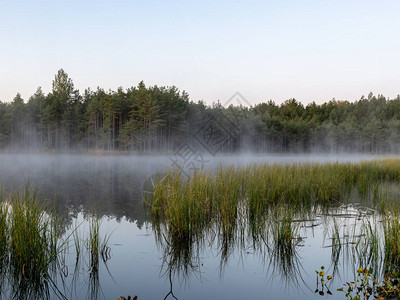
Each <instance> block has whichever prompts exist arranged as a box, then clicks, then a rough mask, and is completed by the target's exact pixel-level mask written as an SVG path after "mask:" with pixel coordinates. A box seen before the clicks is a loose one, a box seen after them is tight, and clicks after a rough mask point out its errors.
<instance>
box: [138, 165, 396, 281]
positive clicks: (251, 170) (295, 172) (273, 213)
mask: <svg viewBox="0 0 400 300" xmlns="http://www.w3.org/2000/svg"><path fill="white" fill-rule="evenodd" d="M399 184H400V160H398V159H385V160H376V161H367V162H360V163H323V164H322V163H307V164H291V165H286V164H272V165H271V164H259V165H255V164H251V165H247V166H243V167H233V166H231V167H224V168H222V167H221V168H219V169H218V170H216V171H196V172H194V173H193V174H192V176H191V177H190V178H184V177H182V176H181V174H180V173H179V172H178V171H177V170H170V171H167V172H166V173H165V175H164V176H163V177H159V179H158V180H157V181H156V182H155V184H154V186H153V192H152V194H151V195H150V196H149V197H147V198H146V199H145V203H146V206H147V207H148V209H149V210H148V211H149V212H150V215H151V218H152V220H153V225H154V228H155V231H156V232H157V231H158V232H160V231H163V232H165V235H166V236H168V240H169V247H172V249H174V248H175V247H176V249H180V250H179V251H177V255H179V253H183V252H184V251H183V250H185V249H186V248H187V249H186V250H188V249H192V248H193V243H199V244H201V243H204V240H202V238H203V237H204V236H214V237H216V238H217V240H218V241H221V243H220V244H221V255H222V257H224V259H226V257H227V256H229V247H232V244H234V243H236V244H240V243H243V240H245V239H246V238H248V237H250V239H251V240H252V242H253V246H254V247H260V245H262V244H263V245H264V246H265V247H266V249H267V251H268V252H269V254H270V255H272V257H273V259H274V260H275V261H278V262H279V264H280V265H281V266H283V267H282V271H284V272H286V273H290V272H289V270H290V268H291V265H293V263H292V262H293V257H295V255H296V253H295V252H296V241H297V239H299V227H298V221H299V220H300V221H301V220H307V219H313V218H314V217H315V215H316V214H321V213H322V215H323V214H324V212H326V213H328V212H332V211H334V210H333V209H335V208H338V207H342V205H343V204H346V203H349V202H351V201H354V200H355V199H356V201H357V202H361V203H362V204H363V205H366V204H368V205H373V206H374V209H376V211H379V212H380V216H381V217H382V216H383V215H386V214H387V212H389V216H388V217H387V218H385V220H386V222H383V223H384V225H385V226H384V228H383V229H382V228H378V227H379V226H380V225H379V226H378V225H377V224H382V223H380V222H379V220H374V221H373V224H372V223H370V222H369V221H366V222H365V224H364V225H363V226H362V228H361V231H362V234H360V235H359V236H357V235H356V232H355V231H354V232H353V233H347V234H346V236H343V237H341V236H340V230H339V226H338V224H337V223H335V222H334V223H333V228H332V229H331V235H332V237H331V239H332V242H333V244H332V251H333V252H332V261H336V262H337V260H338V258H339V256H340V253H343V252H342V248H343V247H346V248H348V249H350V248H352V249H353V250H354V251H356V252H357V253H358V254H355V256H354V257H358V262H361V261H362V262H363V263H368V264H371V265H377V264H379V262H378V261H379V256H380V254H381V250H380V246H381V245H382V242H381V240H380V239H379V237H378V236H379V234H380V233H381V232H383V233H384V234H383V235H384V247H385V250H384V253H385V256H386V259H385V261H386V263H390V264H397V263H398V262H400V242H398V241H400V218H399V214H400V210H399V207H400V205H399V203H398V199H399V197H398V194H399V192H398V191H399V188H398V187H399ZM387 185H394V188H393V189H392V190H393V191H394V192H395V193H393V191H392V192H390V193H388V189H387ZM396 193H397V194H396ZM351 198H353V199H351ZM394 211H397V212H398V213H397V214H396V215H395V214H394V213H393V212H394ZM331 217H333V218H335V217H336V216H333V215H332V216H331ZM338 217H339V218H340V216H338ZM158 234H159V236H161V234H160V233H158ZM163 234H164V233H163ZM182 245H186V246H187V247H183V246H182ZM182 247H183V248H184V249H183V250H182ZM186 250H185V251H186ZM353 250H352V251H353ZM182 251H183V252H182ZM185 253H186V255H188V253H191V251H190V250H188V251H186V252H185ZM177 260H179V259H177ZM185 260H187V261H190V258H189V257H187V258H186V259H185ZM355 263H357V262H356V261H355Z"/></svg>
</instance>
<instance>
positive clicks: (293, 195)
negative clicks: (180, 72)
mask: <svg viewBox="0 0 400 300" xmlns="http://www.w3.org/2000/svg"><path fill="white" fill-rule="evenodd" d="M74 159H77V161H76V162H75V161H74V160H73V159H65V161H68V162H72V163H70V164H69V165H68V164H65V166H64V165H63V164H62V162H63V161H64V156H61V157H60V159H58V160H57V163H55V161H54V160H53V159H52V160H51V163H50V164H46V161H45V159H44V158H42V157H40V171H36V172H35V173H34V175H35V177H36V178H38V177H39V176H38V175H39V174H40V172H46V174H48V175H47V177H49V174H50V177H51V178H52V180H53V178H54V181H50V179H49V181H48V182H46V184H47V186H52V185H55V186H57V188H59V190H60V191H63V192H64V191H65V193H66V198H69V199H66V200H64V199H63V198H60V197H58V198H57V199H58V202H57V201H54V200H53V199H51V198H52V195H53V194H52V193H47V195H48V196H47V197H43V196H39V194H41V195H43V192H44V191H45V192H46V190H45V189H44V188H43V185H42V186H40V185H39V186H38V187H37V189H38V193H36V192H34V190H33V189H30V188H28V189H22V190H21V189H19V190H13V191H12V192H11V193H9V194H6V193H4V194H5V195H6V196H4V197H3V198H2V200H1V203H2V204H1V214H0V232H1V236H0V238H1V241H0V251H1V255H0V257H1V261H0V267H1V268H0V270H1V272H0V276H1V279H2V280H1V284H0V288H1V289H0V290H1V295H0V298H3V299H8V298H14V299H17V298H21V297H22V298H31V299H34V298H50V299H53V298H61V299H62V298H64V297H65V298H68V299H70V298H74V299H75V298H76V299H83V298H86V299H87V298H92V299H110V298H111V299H112V298H114V299H116V298H118V296H120V295H124V294H125V295H128V294H132V293H133V294H135V295H138V298H139V299H146V298H151V299H159V298H161V299H162V298H164V297H166V296H167V297H169V298H170V297H176V298H178V299H182V298H183V299H185V298H191V299H192V298H193V299H200V297H201V296H206V297H208V298H218V297H219V296H218V295H220V294H219V293H223V294H224V295H225V294H227V295H229V297H231V298H235V297H236V298H239V297H241V298H243V297H246V296H248V295H251V297H252V298H259V296H260V295H263V294H264V293H265V292H266V291H268V292H269V293H271V295H272V296H273V297H284V298H285V297H286V296H284V295H285V293H286V295H287V298H288V299H289V298H293V297H294V295H296V297H300V296H299V293H301V294H304V297H303V298H304V299H306V298H308V297H309V296H310V294H313V293H314V291H315V290H316V289H317V290H318V294H321V293H324V294H327V293H328V291H329V292H330V293H332V294H333V295H332V297H333V298H332V299H343V298H345V294H344V293H343V292H338V291H337V289H338V288H341V287H343V286H344V283H345V282H350V281H354V280H355V279H357V276H359V273H358V272H357V271H358V270H359V268H360V267H362V268H363V270H364V269H365V268H367V269H368V270H369V269H371V272H370V273H369V274H370V276H373V277H374V278H375V279H376V280H377V281H380V282H383V281H384V279H385V274H386V273H387V272H390V273H391V274H396V272H397V271H398V265H399V260H400V258H399V257H400V255H399V249H400V245H399V242H398V241H399V238H398V237H399V230H400V225H399V214H400V210H399V204H398V199H399V198H400V188H399V187H400V185H399V183H400V182H399V181H400V171H399V170H400V160H396V159H381V160H370V161H364V162H360V161H357V160H356V159H354V158H352V160H350V161H349V159H347V158H346V160H343V161H340V162H332V161H330V162H326V161H322V159H320V160H319V162H312V159H314V160H316V159H317V158H315V157H314V158H312V159H309V158H308V157H303V158H302V159H303V161H301V162H300V161H299V162H293V160H295V159H299V158H296V157H293V158H290V157H289V158H288V157H284V158H279V157H278V158H276V157H271V158H270V159H271V160H272V159H274V161H275V163H271V162H270V163H263V162H262V161H261V158H260V157H257V161H255V162H254V163H246V161H245V160H242V161H241V162H240V163H237V164H235V165H232V164H230V163H229V162H230V161H231V160H230V159H226V161H225V163H224V164H221V165H220V166H218V164H211V163H210V166H209V168H207V169H204V170H198V171H196V172H194V173H193V174H190V176H189V177H188V176H182V174H181V173H180V172H179V170H176V169H171V170H168V171H163V170H165V165H163V167H162V168H159V172H158V173H157V174H158V175H157V176H153V177H152V180H153V181H152V182H153V185H152V186H151V190H150V193H145V194H144V195H145V196H146V198H145V199H144V209H142V210H143V211H141V212H139V214H137V215H135V214H134V213H133V212H132V211H131V210H132V208H133V209H134V210H138V209H137V207H138V206H140V207H142V208H143V202H142V199H140V200H134V201H133V200H131V201H132V202H130V201H129V200H128V199H132V197H133V195H134V193H132V192H131V191H133V190H134V189H137V188H138V187H137V186H139V188H140V187H141V186H142V184H141V183H142V182H143V181H140V180H137V178H138V177H139V175H138V174H135V176H133V175H132V174H129V172H128V169H129V170H132V166H134V163H133V162H131V164H128V163H129V161H130V160H129V157H120V158H116V157H112V158H107V157H102V159H101V165H100V164H97V161H98V160H97V159H95V160H92V161H90V162H86V163H83V161H86V160H87V159H89V158H88V157H85V160H81V159H80V158H74ZM279 159H281V160H279ZM288 159H293V160H289V161H288ZM141 160H143V161H144V159H143V158H141ZM310 160H311V161H310ZM31 161H33V160H31ZM149 161H151V162H152V163H154V162H155V160H154V158H150V160H149ZM285 161H286V162H285ZM287 161H288V162H287ZM103 162H106V163H103ZM115 162H118V165H117V166H116V165H115ZM24 163H25V162H24ZM135 163H137V162H135ZM156 163H158V161H157V162H156ZM52 165H55V166H56V167H57V168H58V169H57V170H62V171H57V172H56V171H51V170H52V169H51V167H50V166H52ZM60 165H61V166H63V168H61V169H59V167H60ZM123 165H126V167H124V166H123ZM78 166H80V167H81V168H83V169H84V172H83V174H84V175H85V176H86V177H87V179H86V183H87V185H86V186H84V185H83V184H84V183H85V180H83V177H82V176H83V175H82V176H81V177H79V174H80V173H81V170H82V169H78ZM91 168H92V169H91ZM9 170H10V171H9V173H8V176H10V174H11V176H10V178H12V177H17V176H16V175H15V174H16V173H15V174H14V173H13V172H14V171H13V169H11V168H10V169H9ZM42 170H43V171H42ZM77 170H80V171H79V172H78V173H79V174H77V175H75V174H76V173H77V172H76V171H77ZM110 170H111V173H112V174H111V175H110V176H109V175H107V174H108V172H109V171H110ZM146 170H147V171H146V172H145V174H144V175H143V174H142V175H140V176H142V177H145V176H146V175H147V174H148V170H149V169H146ZM153 170H154V168H150V171H153ZM118 175H120V177H115V176H118ZM122 175H123V176H122ZM41 177H45V176H44V175H43V176H41ZM64 181H65V183H64ZM79 183H81V184H82V185H79ZM93 186H95V188H96V189H99V190H98V191H97V190H93ZM126 186H127V187H126ZM44 187H46V185H45V186H44ZM85 187H86V188H85ZM128 188H129V189H128ZM124 191H125V193H124ZM126 191H129V193H126ZM74 197H77V198H74ZM89 197H92V198H89ZM101 197H104V199H102V198H101ZM46 198H47V199H48V200H46ZM49 198H50V199H49ZM79 198H84V201H83V202H80V200H79ZM79 203H81V208H79V206H78V204H79ZM124 203H125V206H124ZM67 205H70V206H69V207H68V206H67ZM60 206H62V207H64V208H63V209H60ZM114 206H115V208H116V209H114ZM124 215H125V217H123V216H124ZM135 216H136V218H137V219H136V220H137V221H136V222H134V220H135ZM27 227H29V235H27V234H24V233H26V232H28V231H27V230H28V229H26V228H27ZM35 228H36V229H35ZM29 250H31V251H29ZM32 250H34V251H32ZM320 266H325V269H324V272H325V275H324V282H323V283H322V282H321V275H320V274H321V272H322V271H321V270H319V269H320ZM249 270H250V271H249ZM315 270H318V277H317V281H315ZM327 276H332V278H330V279H329V280H327ZM148 282H152V283H154V284H152V285H151V286H149V284H148ZM232 282H235V284H233V283H232ZM315 284H316V285H317V286H316V287H315V286H314V285H315ZM243 286H251V291H249V290H244V288H243ZM205 291H206V292H205ZM204 293H206V294H204Z"/></svg>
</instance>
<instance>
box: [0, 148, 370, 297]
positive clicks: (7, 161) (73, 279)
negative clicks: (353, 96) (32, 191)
mask: <svg viewBox="0 0 400 300" xmlns="http://www.w3.org/2000/svg"><path fill="white" fill-rule="evenodd" d="M375 158H378V157H376V156H345V155H343V156H321V155H302V156H294V155H286V156H282V155H279V156H278V155H271V156H250V155H243V156H228V157H216V158H213V157H206V158H205V159H204V161H203V162H202V163H201V167H202V168H206V169H207V168H210V169H212V168H215V167H217V166H218V165H221V164H222V165H227V164H236V165H240V164H247V163H250V162H255V163H261V162H270V163H275V162H276V163H297V162H315V161H318V162H325V161H339V162H345V161H346V162H347V161H354V162H355V161H361V160H370V159H375ZM173 162H174V159H171V158H170V157H168V156H165V157H158V156H128V155H126V156H125V155H120V156H106V155H104V156H92V155H40V154H38V155H23V154H19V155H11V154H1V155H0V184H1V185H2V186H3V189H4V193H5V194H6V193H8V192H9V191H10V190H15V189H18V188H23V187H24V186H26V185H29V186H30V187H33V188H36V189H37V192H38V195H39V196H40V198H41V199H46V200H47V201H48V202H49V203H51V204H54V205H55V206H56V207H57V211H58V213H59V214H60V215H62V216H64V217H65V230H66V234H67V235H68V232H69V231H70V230H71V227H73V226H74V224H75V225H76V224H79V231H82V232H85V231H87V228H88V224H87V219H86V218H85V216H86V215H87V214H88V213H91V212H94V213H95V214H96V215H98V216H99V217H100V218H101V219H102V223H101V234H102V235H103V236H104V235H106V234H111V237H110V239H109V246H110V248H111V252H110V257H109V259H108V260H107V261H106V263H103V262H102V261H101V263H100V270H99V272H98V274H94V275H93V274H92V275H90V274H89V272H88V270H89V266H88V263H87V261H85V260H84V259H83V260H82V261H81V262H80V263H79V264H78V265H77V264H76V262H75V258H74V255H73V247H72V246H71V247H70V249H68V251H67V253H65V255H64V259H63V265H65V268H64V269H63V272H64V273H63V274H60V275H59V276H58V277H59V278H58V280H57V286H58V288H59V290H60V291H61V292H62V293H63V294H64V295H65V296H66V297H67V298H68V299H91V298H98V299H117V298H118V297H119V296H125V297H126V296H127V295H132V296H133V295H137V296H138V299H164V297H165V296H167V295H168V293H169V292H170V291H171V288H172V292H173V295H174V296H175V297H176V298H178V299H309V298H310V297H321V296H320V295H319V294H318V293H315V290H316V288H317V282H316V274H315V270H316V269H319V268H320V266H325V267H326V270H325V273H326V274H327V275H331V274H333V273H334V279H333V281H332V282H331V283H330V285H329V288H330V290H331V291H332V293H333V295H329V296H328V297H329V298H330V299H344V298H345V297H344V294H343V293H341V292H337V291H336V289H337V288H339V287H342V285H343V283H344V282H345V281H346V280H348V279H353V274H354V268H355V267H356V266H355V265H354V264H353V263H352V262H351V260H349V259H348V258H346V255H345V254H346V253H345V251H344V250H343V251H342V253H341V254H340V257H339V258H338V259H336V260H335V259H333V257H332V256H333V255H334V253H333V251H332V247H330V246H331V244H332V243H331V240H330V229H331V227H332V222H333V217H329V216H326V215H317V216H316V218H315V219H313V220H299V240H298V243H297V246H296V254H295V255H294V256H293V257H291V258H290V261H283V260H282V258H279V257H277V256H274V255H273V254H271V253H269V252H268V251H267V250H266V249H263V248H262V247H256V248H255V247H253V243H252V241H251V240H246V241H245V242H243V243H240V245H239V244H237V245H236V244H234V245H231V247H230V249H229V251H228V253H224V252H223V251H222V248H221V244H222V242H221V241H218V240H216V239H215V238H213V237H206V238H205V240H206V241H207V242H206V243H203V244H201V245H198V248H197V249H198V252H196V251H195V252H194V253H193V254H192V255H191V257H190V261H189V262H188V261H186V262H182V263H180V264H174V265H172V266H171V267H170V268H169V267H168V266H169V261H170V256H169V255H168V253H169V246H168V244H167V243H166V242H165V241H163V239H162V238H161V239H160V240H157V238H156V236H155V234H154V232H153V228H152V224H151V222H150V221H149V219H147V218H146V214H145V210H144V207H143V196H142V195H143V186H144V183H145V181H146V178H148V177H149V176H150V175H152V174H155V173H157V172H159V171H162V170H165V169H166V168H169V167H171V165H172V164H173ZM362 213H364V210H362V209H358V208H357V206H349V207H346V208H341V209H340V211H337V212H335V215H340V216H339V217H337V216H336V217H335V218H336V219H335V220H336V222H337V223H338V224H340V226H341V228H346V227H349V228H350V227H351V226H353V225H354V224H356V227H357V226H359V225H358V223H357V222H359V215H360V214H362ZM348 251H351V250H350V248H349V247H348ZM68 253H71V254H72V255H68ZM333 261H335V262H336V265H335V264H334V263H333ZM288 264H289V266H288ZM335 268H336V269H335ZM324 292H325V296H327V295H326V289H325V290H324ZM173 295H171V294H170V295H169V298H168V299H173V297H172V296H173ZM7 297H9V295H8V294H7V292H5V293H3V298H4V299H7ZM52 297H55V296H54V295H53V296H52Z"/></svg>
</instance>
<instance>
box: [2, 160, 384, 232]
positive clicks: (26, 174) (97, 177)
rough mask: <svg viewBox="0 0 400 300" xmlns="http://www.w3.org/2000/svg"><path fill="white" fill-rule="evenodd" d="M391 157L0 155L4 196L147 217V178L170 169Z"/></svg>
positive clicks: (60, 207)
mask: <svg viewBox="0 0 400 300" xmlns="http://www.w3.org/2000/svg"><path fill="white" fill-rule="evenodd" d="M384 157H388V156H373V155H314V154H310V155H254V154H241V155H216V156H212V155H209V154H208V155H207V154H205V153H203V154H200V153H197V154H195V155H187V154H186V155H185V156H182V155H171V156H168V155H160V156H156V155H123V154H120V155H89V154H76V155H72V154H4V153H3V154H0V184H1V186H2V188H3V194H4V195H7V194H8V193H9V192H10V191H11V190H22V189H24V188H25V187H27V186H29V187H30V188H33V189H36V190H37V193H38V196H39V198H40V199H41V200H43V201H46V202H48V203H50V204H51V205H55V206H56V207H57V209H58V210H59V211H60V212H64V213H68V214H70V215H71V214H72V215H74V214H76V213H78V212H81V211H85V212H93V211H95V212H96V213H97V214H99V215H107V216H110V217H111V216H112V217H115V218H117V219H121V218H123V217H125V218H127V219H128V220H130V221H138V223H139V224H142V223H143V222H144V220H145V215H144V209H143V189H144V184H145V181H146V178H149V177H150V176H152V175H154V174H156V173H158V172H162V171H164V170H166V169H170V168H178V169H179V170H180V171H181V172H182V175H183V176H190V174H191V173H192V172H193V171H194V170H195V169H196V170H213V169H216V168H217V167H219V166H224V165H225V166H227V165H235V166H239V165H245V164H250V163H256V164H258V163H270V164H273V163H305V162H321V163H322V162H336V161H338V162H357V161H362V160H370V159H376V158H384Z"/></svg>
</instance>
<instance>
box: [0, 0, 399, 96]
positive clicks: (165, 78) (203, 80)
mask: <svg viewBox="0 0 400 300" xmlns="http://www.w3.org/2000/svg"><path fill="white" fill-rule="evenodd" d="M399 15H400V1H397V0H396V1H395V0H393V1H385V0H383V1H366V0H364V1H351V0H347V1H324V0H302V1H284V0H281V1H199V0H198V1H167V0H164V1H122V0H116V1H103V0H96V1H83V0H80V1H77V0H69V1H64V0H56V1H55V0H51V1H44V0H43V1H42V0H12V1H11V0H0V39H1V40H0V100H2V101H11V100H12V98H13V97H14V96H15V94H16V93H17V92H20V93H21V94H22V96H23V98H24V99H25V100H27V99H28V97H29V96H30V95H32V94H33V93H34V92H35V90H36V89H37V87H38V86H42V88H43V90H44V92H45V93H48V92H49V91H50V89H51V81H52V80H53V78H54V75H55V73H56V72H57V70H58V69H60V68H63V69H64V70H65V71H66V72H67V73H68V74H69V75H70V77H71V78H72V79H73V81H74V84H75V86H76V87H77V88H78V89H79V90H80V91H81V92H83V90H84V89H85V88H87V87H91V88H92V89H95V88H96V87H97V86H100V87H103V88H105V89H113V90H116V89H117V88H118V86H122V87H123V88H128V87H130V86H133V85H137V84H138V82H139V81H141V80H144V82H145V83H146V84H147V85H154V84H157V85H168V86H169V85H175V86H177V87H178V88H179V89H181V90H186V91H187V92H188V93H189V95H190V97H191V99H192V100H194V101H197V100H200V99H204V100H205V101H206V102H207V103H211V102H212V101H216V100H218V99H219V100H221V102H224V101H226V100H227V99H228V98H229V97H230V96H231V95H232V94H234V93H235V92H236V91H239V92H240V93H241V94H242V95H243V96H245V97H246V98H247V100H248V101H249V102H250V103H251V104H256V103H259V102H261V101H266V100H269V99H272V100H274V101H275V102H277V103H281V102H282V101H284V100H286V99H289V98H292V97H295V98H296V99H298V100H300V101H301V102H303V103H304V104H306V103H309V102H311V101H313V100H315V101H316V102H317V103H322V102H325V101H328V100H330V99H332V98H333V97H335V98H336V99H346V100H351V101H353V100H356V99H359V97H360V96H361V95H367V94H368V93H369V92H370V91H372V92H374V93H375V94H378V93H380V94H384V95H385V96H388V97H391V98H392V97H395V96H396V95H397V94H400V74H399V71H400V38H399V35H400V34H399V33H400V18H399Z"/></svg>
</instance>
